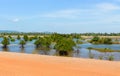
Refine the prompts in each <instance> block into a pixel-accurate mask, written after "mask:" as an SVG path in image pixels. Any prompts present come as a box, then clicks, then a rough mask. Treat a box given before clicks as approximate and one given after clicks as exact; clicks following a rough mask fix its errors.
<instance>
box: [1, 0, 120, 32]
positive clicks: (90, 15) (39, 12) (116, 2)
mask: <svg viewBox="0 0 120 76" xmlns="http://www.w3.org/2000/svg"><path fill="white" fill-rule="evenodd" d="M0 30H16V31H22V32H59V33H83V32H108V33H110V32H120V0H0Z"/></svg>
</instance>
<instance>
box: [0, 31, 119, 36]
mask: <svg viewBox="0 0 120 76" xmlns="http://www.w3.org/2000/svg"><path fill="white" fill-rule="evenodd" d="M51 34H60V33H56V32H10V33H6V32H2V33H0V35H51ZM60 35H63V36H66V35H67V36H71V35H72V36H120V33H71V34H60Z"/></svg>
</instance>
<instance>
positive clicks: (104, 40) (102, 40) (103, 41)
mask: <svg viewBox="0 0 120 76" xmlns="http://www.w3.org/2000/svg"><path fill="white" fill-rule="evenodd" d="M90 43H93V44H112V39H110V38H100V37H98V36H95V37H94V38H93V39H92V40H91V41H90Z"/></svg>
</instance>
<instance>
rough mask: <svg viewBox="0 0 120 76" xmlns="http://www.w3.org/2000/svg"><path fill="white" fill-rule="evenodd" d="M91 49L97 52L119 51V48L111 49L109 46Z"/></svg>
mask: <svg viewBox="0 0 120 76" xmlns="http://www.w3.org/2000/svg"><path fill="white" fill-rule="evenodd" d="M88 49H89V48H88ZM91 50H97V51H99V52H120V50H112V49H110V48H92V47H91Z"/></svg>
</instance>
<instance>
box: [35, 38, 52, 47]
mask: <svg viewBox="0 0 120 76" xmlns="http://www.w3.org/2000/svg"><path fill="white" fill-rule="evenodd" d="M34 44H35V45H36V47H37V48H38V47H40V48H43V49H48V48H50V45H51V40H50V38H49V37H44V38H39V39H38V40H36V41H35V43H34Z"/></svg>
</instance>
